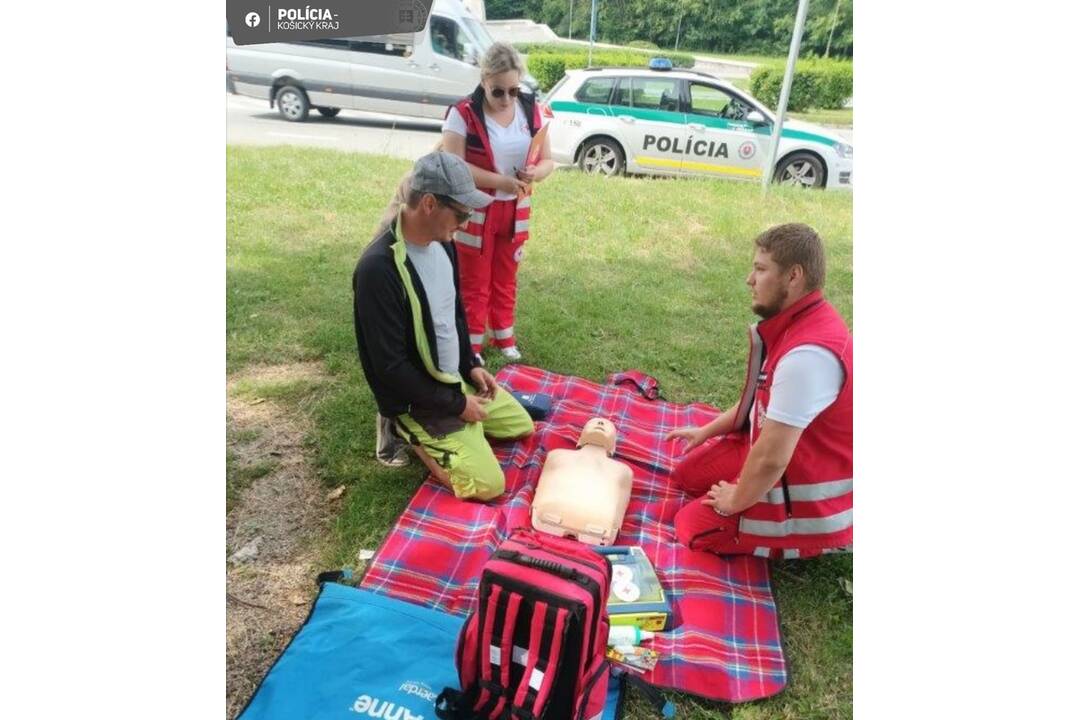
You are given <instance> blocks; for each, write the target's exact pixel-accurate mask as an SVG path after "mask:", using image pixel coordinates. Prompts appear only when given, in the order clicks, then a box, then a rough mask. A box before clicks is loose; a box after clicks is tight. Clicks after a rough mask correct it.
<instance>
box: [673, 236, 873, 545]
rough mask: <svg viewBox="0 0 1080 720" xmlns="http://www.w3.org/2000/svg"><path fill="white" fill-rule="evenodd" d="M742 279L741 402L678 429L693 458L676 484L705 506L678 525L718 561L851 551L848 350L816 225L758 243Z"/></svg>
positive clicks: (689, 509) (687, 510)
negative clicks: (746, 349) (745, 324)
mask: <svg viewBox="0 0 1080 720" xmlns="http://www.w3.org/2000/svg"><path fill="white" fill-rule="evenodd" d="M754 244H755V246H756V248H755V255H754V262H753V268H752V269H751V271H750V275H749V276H748V277H747V279H746V283H747V285H749V286H750V292H751V299H752V309H753V311H754V312H755V313H756V314H757V315H759V316H760V317H761V318H762V320H761V322H759V323H757V324H756V325H753V326H751V328H750V359H749V362H748V364H747V378H746V384H745V387H744V389H743V396H742V399H741V401H740V402H739V404H738V405H736V406H734V407H732V408H731V409H729V410H727V411H726V412H724V413H722V414H721V415H720V416H719V417H717V418H716V419H715V420H713V421H712V422H710V423H708V424H707V425H704V426H702V427H686V428H680V429H678V430H674V431H672V432H671V433H670V434H669V435H668V439H669V440H671V439H675V438H683V439H685V440H686V447H685V451H688V452H689V455H687V456H686V458H685V459H683V460H682V462H680V463H679V464H678V465H677V466H676V467H675V469H674V471H673V473H672V477H673V479H674V481H675V482H676V483H678V484H679V485H681V486H682V488H683V489H684V490H685V491H686V492H688V493H690V494H691V495H693V496H695V497H696V498H697V499H695V500H693V501H691V502H690V503H688V504H687V505H686V506H685V507H683V508H682V509H681V510H680V511H679V513H678V514H677V515H676V517H675V532H676V535H677V537H678V539H679V542H681V543H683V544H684V545H687V546H688V547H690V548H693V549H696V550H708V551H711V552H715V553H719V554H753V555H758V556H762V557H771V558H795V557H803V558H805V557H813V556H815V555H820V554H821V553H822V552H828V551H837V550H843V549H849V548H850V546H851V544H852V404H851V400H852V347H851V333H850V332H849V331H848V328H847V325H846V324H845V323H844V320H843V318H841V317H840V315H839V313H837V312H836V310H835V309H834V308H833V306H832V305H830V304H829V303H828V301H826V300H825V298H824V296H823V295H822V291H821V288H822V286H823V285H824V282H825V250H824V247H823V246H822V243H821V239H820V238H819V237H818V235H817V233H815V232H814V231H813V230H812V229H811V228H809V227H807V226H806V225H801V224H788V225H779V226H777V227H774V228H771V229H770V230H768V231H766V232H764V233H762V234H761V235H760V236H759V237H758V238H757V239H756V240H754Z"/></svg>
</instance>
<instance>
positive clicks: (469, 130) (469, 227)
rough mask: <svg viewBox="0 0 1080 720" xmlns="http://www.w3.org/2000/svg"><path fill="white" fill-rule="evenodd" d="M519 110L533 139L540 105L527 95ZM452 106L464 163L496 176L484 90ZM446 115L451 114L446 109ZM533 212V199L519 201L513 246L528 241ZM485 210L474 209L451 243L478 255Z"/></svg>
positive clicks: (487, 189)
mask: <svg viewBox="0 0 1080 720" xmlns="http://www.w3.org/2000/svg"><path fill="white" fill-rule="evenodd" d="M519 99H520V100H521V104H522V107H523V108H524V109H525V114H526V117H527V118H528V119H529V122H528V125H529V134H531V135H533V136H535V135H536V132H537V131H538V130H539V129H540V127H541V124H542V122H543V121H542V119H541V117H540V105H539V104H538V103H537V102H536V101H535V100H533V99H532V97H531V96H528V95H520V96H519ZM452 107H454V108H457V111H458V112H459V113H460V114H461V117H462V118H463V119H464V120H465V162H467V163H469V164H471V165H475V166H476V167H478V168H481V169H482V170H487V171H489V172H493V173H497V172H498V171H497V170H496V169H495V156H494V153H492V151H491V143H490V141H489V140H488V134H487V127H486V126H485V124H484V88H483V87H477V88H476V91H475V92H473V94H472V95H470V96H468V97H464V98H462V99H461V100H459V101H458V102H457V103H455V104H454V105H453V106H452ZM446 114H447V115H449V114H450V108H447V110H446ZM479 189H480V190H482V191H484V192H486V193H487V194H488V195H494V194H495V189H494V188H485V187H481V188H479ZM531 209H532V196H531V195H526V196H525V197H520V198H518V201H517V212H516V214H515V216H514V238H513V241H514V242H515V243H523V242H525V241H526V240H528V239H529V215H530V213H531ZM485 210H486V209H485V208H481V209H480V210H474V211H473V214H472V217H471V218H469V222H468V224H466V226H465V229H464V230H459V231H457V232H456V233H455V234H454V240H455V241H457V243H458V246H459V247H461V246H464V247H466V248H471V249H472V251H473V252H480V249H481V248H482V247H483V240H484V223H485V222H486V221H487V213H486V212H485Z"/></svg>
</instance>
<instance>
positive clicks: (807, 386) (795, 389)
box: [765, 345, 844, 428]
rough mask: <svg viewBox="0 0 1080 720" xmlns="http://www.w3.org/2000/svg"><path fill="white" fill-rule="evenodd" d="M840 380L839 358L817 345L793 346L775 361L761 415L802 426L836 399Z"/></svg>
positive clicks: (841, 374)
mask: <svg viewBox="0 0 1080 720" xmlns="http://www.w3.org/2000/svg"><path fill="white" fill-rule="evenodd" d="M843 384H844V366H843V365H842V364H841V363H840V359H839V358H837V357H836V356H835V355H833V354H832V353H831V352H829V351H828V350H826V349H825V348H823V347H820V346H818V345H799V346H797V347H794V348H792V349H791V350H790V351H789V352H788V353H787V354H786V355H784V357H782V358H781V359H780V362H779V363H777V364H776V370H775V371H774V375H773V383H772V390H771V391H770V393H769V407H768V408H766V409H765V417H766V418H768V419H769V420H775V421H777V422H781V423H784V424H785V425H790V426H792V427H797V428H805V427H806V426H807V425H809V424H810V421H811V420H813V419H814V418H816V417H817V416H818V413H820V412H821V411H822V410H824V409H825V408H827V407H828V406H829V405H831V404H832V403H833V401H835V400H836V398H837V397H838V396H839V395H840V388H841V387H842V386H843Z"/></svg>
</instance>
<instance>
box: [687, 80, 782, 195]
mask: <svg viewBox="0 0 1080 720" xmlns="http://www.w3.org/2000/svg"><path fill="white" fill-rule="evenodd" d="M752 109H753V108H751V107H750V106H749V105H747V104H746V103H745V102H743V101H742V100H741V99H739V98H738V97H736V96H734V95H732V94H731V93H729V92H727V91H726V90H725V89H724V88H721V87H717V86H716V85H711V84H709V83H704V82H698V81H696V80H691V81H689V98H688V103H687V113H686V123H687V128H688V129H689V130H690V139H689V143H690V144H689V153H687V155H686V156H685V157H684V160H683V170H684V172H688V173H697V174H703V175H720V176H726V177H735V178H746V179H753V178H760V177H761V164H762V159H763V157H764V155H765V149H766V146H767V143H768V138H769V136H768V135H767V134H758V133H756V132H755V126H754V124H753V123H751V122H749V121H748V120H747V119H746V116H747V115H748V114H749V112H750V111H751V110H752Z"/></svg>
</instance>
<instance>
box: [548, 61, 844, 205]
mask: <svg viewBox="0 0 1080 720" xmlns="http://www.w3.org/2000/svg"><path fill="white" fill-rule="evenodd" d="M668 68H670V62H666V61H661V62H656V61H654V63H653V65H652V66H651V67H649V68H591V69H587V70H569V71H567V73H566V75H565V76H564V77H563V79H562V80H560V81H559V82H558V83H557V84H556V85H555V87H553V88H552V89H551V92H550V93H548V94H547V96H546V98H545V100H546V102H547V105H548V107H549V109H550V110H551V113H552V119H551V121H550V125H551V128H550V130H549V131H548V132H549V134H550V136H551V155H552V158H553V159H554V160H555V161H556V162H560V163H566V164H570V163H575V164H577V165H578V166H579V167H581V169H582V170H584V171H585V172H589V173H598V174H602V175H618V174H621V173H625V172H628V173H640V174H647V175H708V176H716V177H727V178H737V179H744V180H754V179H758V180H760V179H761V173H762V164H763V163H764V162H765V156H766V155H767V154H768V151H769V143H770V141H771V137H772V129H773V121H774V115H773V113H772V112H770V111H769V109H768V108H766V107H765V106H764V105H763V104H762V103H761V102H760V101H758V100H756V99H754V98H753V97H752V96H750V95H748V94H747V93H745V92H743V91H741V90H739V89H738V88H736V87H734V86H733V85H731V84H730V83H727V82H724V81H723V80H718V79H716V78H715V77H713V76H711V75H708V74H705V73H702V72H696V71H694V70H671V69H668ZM776 157H777V161H776V174H775V178H776V179H777V180H778V181H779V182H781V183H784V184H790V185H802V186H805V187H818V188H851V186H852V180H851V170H852V147H851V145H849V144H847V143H846V142H844V139H843V138H841V137H839V136H837V135H836V134H834V133H831V132H830V131H828V130H826V129H825V128H822V127H818V126H816V125H811V124H809V123H804V122H799V121H798V120H785V122H784V129H783V135H782V136H781V138H780V148H779V150H778V152H777V156H776Z"/></svg>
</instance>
